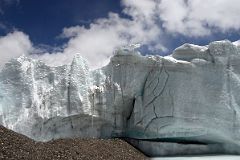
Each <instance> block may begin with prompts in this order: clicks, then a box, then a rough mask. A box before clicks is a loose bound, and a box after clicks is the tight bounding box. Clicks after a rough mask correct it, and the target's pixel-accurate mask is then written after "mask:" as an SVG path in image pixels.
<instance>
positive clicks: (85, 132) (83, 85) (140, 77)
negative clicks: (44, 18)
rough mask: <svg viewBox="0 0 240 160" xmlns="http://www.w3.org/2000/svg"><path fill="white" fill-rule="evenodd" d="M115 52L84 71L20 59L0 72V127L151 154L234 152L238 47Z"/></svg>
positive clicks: (82, 65)
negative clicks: (123, 144) (104, 141)
mask: <svg viewBox="0 0 240 160" xmlns="http://www.w3.org/2000/svg"><path fill="white" fill-rule="evenodd" d="M137 47H138V46H137V45H133V46H130V47H124V48H121V49H118V50H117V51H116V52H115V55H114V56H113V57H112V58H111V61H110V63H109V64H108V65H107V66H105V67H103V68H100V69H97V70H94V71H91V70H89V68H88V66H87V63H86V61H85V60H84V59H83V58H82V57H81V56H80V55H76V56H75V58H74V59H73V61H72V64H71V65H64V66H59V67H49V66H47V65H46V64H44V63H42V62H41V61H37V60H32V59H30V58H27V57H19V58H17V59H13V60H11V61H9V62H8V63H7V64H6V65H5V66H4V68H3V69H2V71H1V73H0V123H1V124H3V125H4V126H6V127H8V128H10V129H13V130H14V131H17V132H20V133H23V134H25V135H27V136H29V137H31V138H34V139H36V140H41V141H47V140H50V139H56V138H64V137H81V138H84V137H95V138H109V137H124V138H127V139H128V140H129V142H131V143H132V144H133V145H135V146H136V147H138V148H139V149H140V150H142V151H143V152H144V153H146V154H147V155H150V156H159V155H179V154H211V153H213V154H216V153H222V154H224V153H226V154H239V153H240V136H239V135H240V97H239V93H240V66H239V61H240V55H239V54H240V51H239V46H238V45H237V43H234V44H233V43H231V42H230V41H227V40H226V41H216V42H212V43H210V44H209V45H207V46H196V45H192V44H184V45H183V46H181V47H178V48H177V49H176V50H174V52H173V54H172V55H170V56H167V57H161V56H141V54H140V53H139V52H137V51H136V48H137Z"/></svg>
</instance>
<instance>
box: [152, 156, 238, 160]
mask: <svg viewBox="0 0 240 160" xmlns="http://www.w3.org/2000/svg"><path fill="white" fill-rule="evenodd" d="M239 159H240V156H228V155H220V156H194V157H165V158H152V160H239Z"/></svg>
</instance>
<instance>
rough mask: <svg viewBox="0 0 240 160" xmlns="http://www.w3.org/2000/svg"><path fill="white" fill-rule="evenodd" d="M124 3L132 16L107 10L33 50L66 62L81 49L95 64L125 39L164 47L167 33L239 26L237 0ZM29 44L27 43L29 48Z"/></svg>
mask: <svg viewBox="0 0 240 160" xmlns="http://www.w3.org/2000/svg"><path fill="white" fill-rule="evenodd" d="M121 4H122V7H123V11H122V13H123V14H125V15H126V16H125V17H128V18H123V17H121V16H120V15H119V14H116V13H109V15H108V17H106V18H100V19H97V20H95V21H93V22H92V23H91V24H90V26H89V27H87V28H86V27H84V26H72V27H69V28H64V29H63V32H62V34H61V35H60V36H59V37H60V38H67V39H68V42H67V43H66V44H64V45H63V46H59V47H58V48H56V49H51V51H49V50H48V49H46V47H45V49H44V50H41V47H40V50H39V48H38V49H36V48H35V52H36V51H37V52H41V53H44V54H41V55H39V54H38V55H36V54H35V56H34V55H32V56H33V57H36V58H38V59H41V60H43V61H45V62H47V63H48V64H50V65H62V64H66V63H70V62H71V61H72V58H73V56H74V54H75V53H80V54H81V55H82V57H84V58H86V59H87V60H88V61H89V63H90V67H91V68H92V69H95V68H98V67H101V66H102V65H104V64H106V63H107V62H108V61H109V57H110V56H111V55H112V53H113V51H114V49H116V48H117V47H119V46H122V45H127V44H130V43H140V44H142V45H145V46H147V48H148V49H149V50H153V51H155V52H156V51H157V52H159V53H161V52H163V51H164V52H166V51H167V49H166V48H165V46H164V45H163V44H164V43H163V42H165V41H171V40H169V39H167V40H166V39H164V37H165V36H166V35H176V34H177V35H179V36H186V37H203V36H209V35H211V34H212V33H214V32H228V31H235V32H236V31H239V29H240V19H239V18H238V15H239V14H240V1H239V0H208V1H202V0H121ZM12 34H13V33H12ZM22 34H23V33H22ZM23 35H24V34H23ZM8 36H9V35H8ZM25 36H26V35H25ZM166 37H169V36H166ZM27 39H28V38H27ZM28 40H29V39H28ZM29 44H30V42H29ZM29 46H31V45H29ZM29 48H30V47H26V48H25V49H26V53H27V52H28V51H27V50H29ZM47 48H49V46H48V47H47ZM19 52H20V51H19Z"/></svg>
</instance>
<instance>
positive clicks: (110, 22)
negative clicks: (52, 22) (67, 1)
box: [39, 10, 163, 69]
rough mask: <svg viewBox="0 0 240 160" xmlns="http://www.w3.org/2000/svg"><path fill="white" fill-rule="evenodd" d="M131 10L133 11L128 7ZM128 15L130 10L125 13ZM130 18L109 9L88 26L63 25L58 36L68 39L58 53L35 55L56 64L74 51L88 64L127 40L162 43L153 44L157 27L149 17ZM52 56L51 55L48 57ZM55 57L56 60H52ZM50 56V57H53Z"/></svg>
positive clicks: (100, 63) (92, 65)
mask: <svg viewBox="0 0 240 160" xmlns="http://www.w3.org/2000/svg"><path fill="white" fill-rule="evenodd" d="M130 12H135V11H133V10H132V11H128V13H130ZM129 15H130V16H132V15H131V14H129ZM132 18H133V20H130V19H124V18H120V17H119V15H118V14H114V13H109V16H108V17H107V18H102V19H98V20H96V21H95V22H94V23H92V24H91V25H90V28H85V27H82V26H75V27H70V28H65V29H64V30H63V33H62V34H61V36H60V37H65V38H69V42H68V43H67V44H66V46H65V48H64V49H63V51H62V52H61V53H59V52H58V53H54V54H53V53H51V54H49V53H46V54H45V55H43V56H41V57H39V58H40V59H42V60H44V61H46V62H47V63H48V64H51V65H59V64H61V63H62V62H63V61H64V62H65V63H67V62H68V63H69V62H71V60H72V58H73V56H74V54H75V53H80V54H81V55H82V57H84V58H86V59H87V60H88V61H89V64H90V68H92V69H95V68H98V67H101V66H103V65H105V64H107V62H108V61H109V58H110V56H111V55H112V53H113V51H114V49H116V48H117V47H119V46H122V45H127V44H129V43H139V42H140V43H142V44H149V45H151V47H152V48H154V46H156V47H158V49H163V46H160V45H159V44H154V42H156V41H157V40H158V39H159V37H160V33H161V30H160V28H158V27H157V26H156V25H153V23H154V21H153V20H150V19H149V20H148V19H146V18H145V17H141V16H138V15H134V16H133V17H132ZM51 57H52V58H51ZM56 57H57V58H58V61H56V60H54V59H55V58H56ZM53 58H54V59H53Z"/></svg>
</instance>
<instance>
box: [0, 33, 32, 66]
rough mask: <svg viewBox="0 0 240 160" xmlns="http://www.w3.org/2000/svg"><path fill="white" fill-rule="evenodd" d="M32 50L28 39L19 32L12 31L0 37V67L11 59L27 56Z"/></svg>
mask: <svg viewBox="0 0 240 160" xmlns="http://www.w3.org/2000/svg"><path fill="white" fill-rule="evenodd" d="M31 50H32V43H31V41H30V40H29V37H28V36H27V35H26V34H24V33H23V32H20V31H14V32H12V33H9V34H7V35H6V36H3V37H0V67H1V66H2V65H3V64H4V63H6V62H7V61H9V60H10V59H11V58H14V57H19V56H21V55H28V54H29V53H30V52H31Z"/></svg>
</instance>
